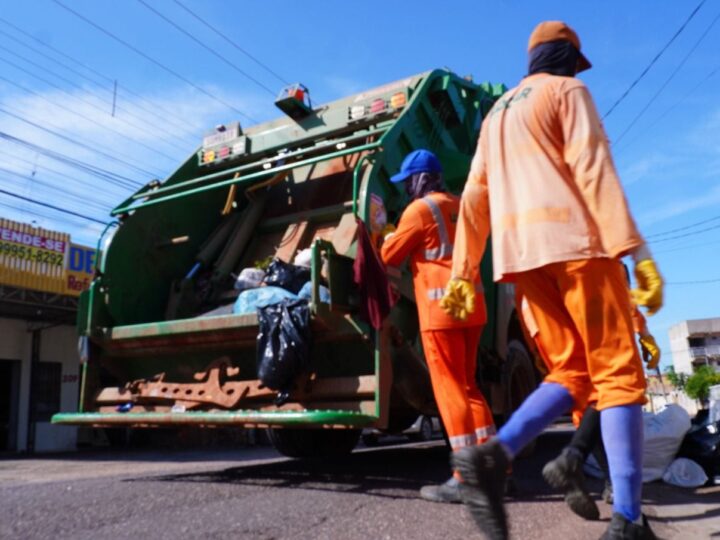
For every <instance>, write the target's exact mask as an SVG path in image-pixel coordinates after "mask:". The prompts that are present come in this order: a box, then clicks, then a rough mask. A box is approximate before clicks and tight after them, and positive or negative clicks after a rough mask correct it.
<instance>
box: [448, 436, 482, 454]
mask: <svg viewBox="0 0 720 540" xmlns="http://www.w3.org/2000/svg"><path fill="white" fill-rule="evenodd" d="M448 439H449V440H450V447H451V448H452V449H453V450H457V449H459V448H465V447H466V446H473V445H474V444H475V443H476V442H477V439H476V438H475V435H473V434H470V433H468V434H466V435H455V436H454V437H448Z"/></svg>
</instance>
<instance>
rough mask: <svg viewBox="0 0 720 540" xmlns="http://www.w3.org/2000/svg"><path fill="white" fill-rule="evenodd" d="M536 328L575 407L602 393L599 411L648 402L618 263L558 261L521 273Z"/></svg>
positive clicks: (551, 378) (552, 378) (553, 373)
mask: <svg viewBox="0 0 720 540" xmlns="http://www.w3.org/2000/svg"><path fill="white" fill-rule="evenodd" d="M515 278H516V283H517V286H518V287H519V288H520V293H521V294H522V295H524V296H525V298H526V299H527V302H528V306H529V308H530V311H531V313H532V316H533V319H534V322H535V324H536V325H537V330H538V332H537V336H536V340H537V342H538V345H539V349H540V351H541V354H542V355H543V357H544V359H545V362H546V364H547V366H548V368H549V371H550V372H549V374H548V375H547V377H546V378H545V381H546V382H554V383H558V384H561V385H562V386H564V387H565V388H566V389H567V390H568V392H570V394H571V395H572V397H573V399H574V401H575V405H574V409H575V410H580V411H584V410H585V407H586V405H587V403H588V397H589V396H590V393H591V392H592V390H593V387H594V388H595V390H597V401H598V404H597V409H598V410H602V409H606V408H608V407H615V406H618V405H630V404H642V403H645V374H644V372H643V368H642V361H641V359H640V354H639V352H638V350H637V346H636V344H635V333H634V329H633V322H632V318H631V313H632V306H631V302H630V298H629V295H628V290H627V280H626V277H625V271H624V269H623V267H622V265H621V264H620V262H618V261H617V260H615V259H599V258H598V259H584V260H579V261H569V262H559V263H552V264H549V265H546V266H543V267H541V268H537V269H534V270H530V271H528V272H521V273H518V274H515Z"/></svg>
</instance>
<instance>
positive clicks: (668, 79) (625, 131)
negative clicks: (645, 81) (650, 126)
mask: <svg viewBox="0 0 720 540" xmlns="http://www.w3.org/2000/svg"><path fill="white" fill-rule="evenodd" d="M718 19H720V14H718V15H717V16H716V17H715V18H714V19H713V20H712V22H711V23H710V24H709V25H708V27H707V28H706V29H705V32H703V34H702V35H701V36H700V38H699V39H698V40H697V41H696V42H695V44H694V45H693V46H692V48H691V49H690V51H688V53H687V54H686V55H685V57H684V58H683V59H682V60H681V61H680V63H679V64H678V66H677V67H676V68H675V69H674V70H673V72H672V73H671V74H670V76H669V77H668V78H667V79H666V80H665V82H664V83H663V84H662V85H661V86H660V88H659V89H658V91H657V92H655V94H654V95H653V96H652V97H651V98H650V99H649V100H648V102H647V103H646V104H645V106H644V107H643V108H642V109H641V110H640V112H639V113H637V115H636V116H635V118H633V119H632V120H631V121H630V123H629V124H628V126H627V127H626V128H625V130H624V131H623V132H622V133H621V134H620V136H619V137H618V138H617V139H615V141H613V144H618V143H619V142H620V141H621V140H622V138H623V137H624V136H625V135H626V134H627V132H628V131H630V130H631V129H632V128H633V126H634V125H635V124H636V123H637V121H638V120H640V118H641V117H642V115H643V114H645V111H647V110H648V108H650V106H651V105H652V104H653V103H655V100H656V99H657V98H658V96H659V95H660V94H661V93H662V92H663V90H665V88H666V87H667V85H668V84H670V81H672V80H673V79H674V78H675V75H677V73H678V71H680V70H681V69H682V67H683V66H684V65H685V63H686V62H687V61H688V59H689V58H690V56H691V55H692V53H694V52H695V49H697V48H698V47H699V46H700V43H702V41H703V40H704V39H705V37H706V36H707V35H708V33H709V32H710V30H712V27H713V26H715V23H716V22H717V21H718Z"/></svg>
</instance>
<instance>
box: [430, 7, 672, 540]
mask: <svg viewBox="0 0 720 540" xmlns="http://www.w3.org/2000/svg"><path fill="white" fill-rule="evenodd" d="M528 54H529V62H528V68H529V69H528V76H527V77H525V78H524V79H523V80H522V81H521V82H520V84H519V85H518V86H517V87H515V88H513V89H512V90H510V91H508V92H507V93H506V94H505V95H504V96H502V97H501V98H500V99H499V100H498V101H497V103H496V104H495V105H494V107H493V108H492V110H491V111H490V112H489V113H488V115H487V117H486V118H485V121H484V122H483V125H482V128H481V132H480V138H479V141H478V146H477V150H476V153H475V157H474V159H473V162H472V166H471V170H470V174H469V177H468V181H467V183H466V184H465V189H464V191H463V195H462V204H461V210H460V218H459V221H458V229H457V234H456V237H455V249H454V252H453V269H452V275H453V278H452V279H451V280H450V282H449V283H448V286H447V291H446V295H445V296H444V297H443V300H442V304H443V306H444V308H445V309H447V310H448V312H450V313H452V314H454V315H455V316H457V317H459V318H460V319H462V316H463V314H464V313H465V312H467V311H469V309H468V308H469V306H471V305H472V297H473V287H472V283H471V282H470V280H471V279H472V276H473V271H474V268H476V267H477V264H478V262H479V261H480V259H481V257H482V255H483V250H484V247H485V242H486V239H487V235H488V233H489V232H490V230H491V229H492V235H493V242H492V245H493V264H494V274H495V280H496V281H512V282H516V283H517V285H518V286H519V287H520V289H521V290H522V292H523V294H524V295H525V297H526V298H527V301H528V306H529V309H530V311H531V312H532V315H533V316H534V318H535V321H536V322H537V325H538V329H539V332H538V339H539V340H540V343H541V348H542V350H543V353H544V355H545V356H546V358H547V359H548V360H549V363H550V367H551V369H550V372H549V374H548V375H547V377H546V378H545V380H544V381H543V383H542V384H541V385H540V386H539V387H538V388H537V389H536V390H535V391H534V392H533V393H532V394H530V396H528V398H527V399H526V400H525V402H524V403H523V404H522V405H521V406H520V408H519V409H518V410H517V411H516V412H515V413H514V414H513V416H512V417H511V418H510V419H509V420H508V422H507V423H506V424H505V425H504V426H503V427H502V428H501V429H500V430H499V432H498V435H497V437H495V438H493V439H492V440H491V441H489V442H488V443H485V444H482V445H479V446H475V447H472V448H464V449H461V450H460V451H458V452H456V453H455V454H454V455H453V463H454V466H455V468H456V470H458V471H459V473H460V475H461V478H462V482H461V484H460V486H461V489H460V493H461V496H462V499H463V502H465V504H466V505H467V506H468V508H469V510H470V513H471V515H472V516H473V518H474V519H475V521H476V523H477V525H478V527H479V528H481V530H483V531H484V532H485V533H486V534H487V535H488V536H490V537H491V538H503V539H504V538H507V537H508V534H509V530H508V524H507V519H506V515H505V509H504V506H503V502H502V495H503V487H504V482H505V474H506V473H505V472H506V470H507V468H508V465H509V463H510V462H511V461H512V459H513V457H514V456H516V455H517V454H518V452H520V450H521V449H522V448H523V447H524V446H525V445H526V444H527V443H528V442H529V441H531V440H532V439H534V438H535V437H537V435H539V434H540V433H541V432H542V430H543V429H544V428H545V426H547V425H548V424H549V423H550V422H552V421H553V420H554V419H555V418H557V417H558V416H560V415H561V414H563V413H565V412H566V411H568V410H569V409H571V408H577V409H579V410H583V409H584V408H585V406H586V403H587V400H588V396H589V393H590V391H591V389H592V388H593V387H594V388H596V389H597V392H598V401H597V410H598V411H600V415H601V431H602V438H603V441H604V442H605V449H606V451H607V455H608V462H609V467H610V477H611V481H612V484H613V488H614V503H613V516H612V519H611V521H610V524H609V526H608V529H607V531H606V532H605V534H604V535H603V538H606V539H625V538H643V539H644V538H654V537H655V536H654V534H653V533H652V530H651V529H650V526H649V525H648V522H647V520H646V518H645V517H644V516H643V515H642V514H641V504H640V495H641V488H642V444H643V422H642V410H641V406H642V404H643V403H644V402H645V395H644V393H645V377H644V372H643V368H642V361H641V359H640V356H639V353H638V350H637V347H636V346H635V343H634V336H633V323H632V319H631V305H630V297H629V295H628V291H627V284H626V280H625V275H624V271H623V268H622V264H621V262H620V261H619V259H620V258H621V257H623V256H626V255H631V256H632V257H633V259H634V261H635V276H636V279H637V283H638V288H637V289H635V290H633V291H632V294H633V298H634V300H635V302H636V303H637V304H639V305H642V306H646V307H647V308H648V313H650V314H652V313H654V312H655V311H657V310H658V309H660V307H661V306H662V279H661V277H660V274H659V272H658V270H657V268H656V266H655V263H654V261H653V260H652V258H651V256H650V253H649V251H648V249H647V247H646V246H645V242H644V240H643V238H642V236H641V235H640V233H639V232H638V230H637V227H636V225H635V222H634V220H633V218H632V216H631V215H630V211H629V209H628V205H627V201H626V200H625V195H624V193H623V190H622V188H621V186H620V182H619V179H618V177H617V173H616V171H615V166H614V164H613V161H612V158H611V156H610V148H609V145H608V141H607V136H606V135H605V132H604V130H603V126H602V124H601V122H600V118H599V115H598V113H597V111H596V109H595V105H594V103H593V101H592V98H591V97H590V93H589V92H588V89H587V88H586V87H585V85H584V84H583V83H582V82H581V81H579V80H578V79H576V78H575V75H576V74H577V73H578V72H580V71H582V70H584V69H588V68H589V67H590V62H589V61H588V60H587V58H585V56H584V55H583V54H582V53H581V52H580V40H579V39H578V37H577V34H576V33H575V32H574V31H573V30H572V29H571V28H570V27H569V26H567V25H566V24H565V23H562V22H560V21H548V22H544V23H541V24H539V25H538V26H537V27H536V28H535V30H534V31H533V32H532V34H531V35H530V40H529V43H528Z"/></svg>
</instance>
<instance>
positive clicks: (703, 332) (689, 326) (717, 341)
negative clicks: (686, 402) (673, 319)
mask: <svg viewBox="0 0 720 540" xmlns="http://www.w3.org/2000/svg"><path fill="white" fill-rule="evenodd" d="M669 334H670V350H671V351H672V358H673V366H674V367H675V371H676V372H677V373H687V374H692V373H693V372H694V371H695V369H696V368H697V367H699V366H702V365H709V366H712V367H714V368H715V370H717V371H720V317H715V318H712V319H694V320H690V321H682V322H680V323H678V324H676V325H674V326H672V327H671V328H670V331H669Z"/></svg>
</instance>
